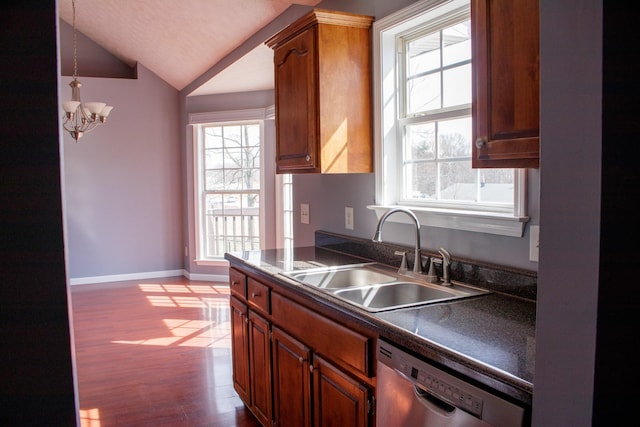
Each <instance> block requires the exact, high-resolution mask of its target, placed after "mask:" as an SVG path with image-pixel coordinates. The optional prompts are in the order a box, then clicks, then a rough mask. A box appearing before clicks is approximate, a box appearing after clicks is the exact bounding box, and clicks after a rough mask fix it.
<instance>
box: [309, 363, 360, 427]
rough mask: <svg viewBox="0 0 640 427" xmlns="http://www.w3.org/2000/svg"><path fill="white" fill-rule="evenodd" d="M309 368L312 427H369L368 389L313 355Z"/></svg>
mask: <svg viewBox="0 0 640 427" xmlns="http://www.w3.org/2000/svg"><path fill="white" fill-rule="evenodd" d="M313 365H314V370H313V373H314V375H313V381H314V413H315V426H316V427H329V426H334V427H339V426H354V427H365V426H368V425H370V424H371V419H372V416H370V414H371V411H370V410H369V406H370V403H371V400H370V399H371V394H372V392H371V389H370V388H369V387H368V386H366V385H364V384H361V383H359V382H358V381H356V380H354V379H353V378H351V377H349V376H348V375H347V374H345V373H343V372H342V371H341V370H340V369H338V368H336V367H335V366H333V365H331V364H330V363H329V362H327V361H326V360H324V359H323V358H322V357H319V356H317V355H314V363H313ZM371 405H372V403H371Z"/></svg>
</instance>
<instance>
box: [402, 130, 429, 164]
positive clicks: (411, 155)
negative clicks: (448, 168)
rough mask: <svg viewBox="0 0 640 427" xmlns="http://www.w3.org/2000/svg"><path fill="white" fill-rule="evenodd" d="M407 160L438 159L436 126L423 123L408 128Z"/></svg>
mask: <svg viewBox="0 0 640 427" xmlns="http://www.w3.org/2000/svg"><path fill="white" fill-rule="evenodd" d="M406 133H407V134H406V141H407V143H406V145H405V147H407V149H406V152H405V160H420V159H424V160H433V159H435V157H436V124H435V123H434V122H431V123H423V124H419V125H414V126H407V128H406Z"/></svg>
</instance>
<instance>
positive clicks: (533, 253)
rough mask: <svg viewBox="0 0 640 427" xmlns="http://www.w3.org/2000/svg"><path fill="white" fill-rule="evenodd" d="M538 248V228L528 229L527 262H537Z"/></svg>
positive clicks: (533, 226)
mask: <svg viewBox="0 0 640 427" xmlns="http://www.w3.org/2000/svg"><path fill="white" fill-rule="evenodd" d="M539 248H540V226H539V225H532V226H530V227H529V261H535V262H538V252H539Z"/></svg>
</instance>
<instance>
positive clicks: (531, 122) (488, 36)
mask: <svg viewBox="0 0 640 427" xmlns="http://www.w3.org/2000/svg"><path fill="white" fill-rule="evenodd" d="M538 8H539V3H538V0H519V1H513V0H471V27H472V28H471V30H472V41H473V53H472V56H473V62H472V67H473V76H474V81H473V85H472V87H473V89H472V90H473V96H472V98H473V101H472V102H473V103H472V109H473V122H474V123H473V141H474V143H473V147H472V152H473V157H472V166H473V167H474V168H537V167H539V148H540V136H539V135H540V132H539V129H540V112H539V110H540V93H539V92H540V82H539V73H540V72H539V68H540V67H539V52H540V43H539V34H540V30H539V11H538Z"/></svg>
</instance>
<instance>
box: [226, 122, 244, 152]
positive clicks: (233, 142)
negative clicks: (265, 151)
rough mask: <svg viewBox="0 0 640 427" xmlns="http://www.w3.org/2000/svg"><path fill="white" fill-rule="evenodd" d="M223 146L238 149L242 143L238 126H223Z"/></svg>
mask: <svg viewBox="0 0 640 427" xmlns="http://www.w3.org/2000/svg"><path fill="white" fill-rule="evenodd" d="M223 135H224V146H225V147H226V148H235V147H239V146H240V145H241V143H242V140H241V128H240V126H225V127H224V129H223Z"/></svg>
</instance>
